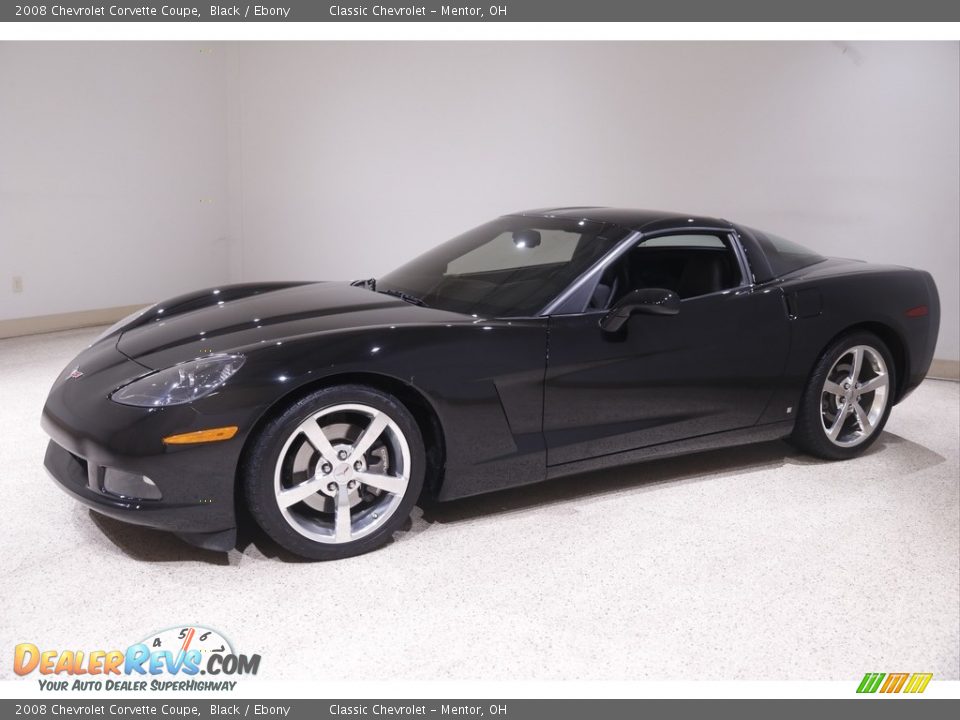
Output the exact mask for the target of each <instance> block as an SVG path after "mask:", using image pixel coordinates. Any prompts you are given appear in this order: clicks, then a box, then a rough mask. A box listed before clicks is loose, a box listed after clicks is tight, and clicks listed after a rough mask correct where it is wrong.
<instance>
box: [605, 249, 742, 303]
mask: <svg viewBox="0 0 960 720" xmlns="http://www.w3.org/2000/svg"><path fill="white" fill-rule="evenodd" d="M742 280H743V278H742V274H741V272H740V266H739V264H738V263H737V257H736V254H735V253H734V251H733V248H732V246H731V245H730V239H729V238H728V237H726V236H720V235H710V234H702V233H696V234H693V233H691V234H682V233H678V234H676V235H661V236H658V237H653V238H649V239H645V240H641V241H640V242H639V243H638V244H637V245H636V246H634V247H633V248H631V249H630V250H628V251H627V252H626V253H625V254H624V255H623V256H622V257H621V258H619V259H618V260H617V262H615V263H613V264H612V265H611V266H610V267H609V268H607V270H606V271H605V272H604V274H603V276H602V277H601V278H600V282H599V283H597V288H596V290H595V291H594V294H593V298H592V299H591V302H590V308H591V309H603V308H607V307H610V306H611V305H613V304H615V303H616V302H617V301H618V300H620V298H622V297H623V296H624V295H626V294H627V293H628V292H630V291H632V290H638V289H646V288H664V289H666V290H673V291H674V292H675V293H677V295H679V296H680V299H681V300H686V299H689V298H693V297H698V296H700V295H709V294H710V293H715V292H721V291H723V290H728V289H730V288H734V287H737V286H738V285H740V284H741V283H742Z"/></svg>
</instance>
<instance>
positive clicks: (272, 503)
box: [242, 385, 425, 560]
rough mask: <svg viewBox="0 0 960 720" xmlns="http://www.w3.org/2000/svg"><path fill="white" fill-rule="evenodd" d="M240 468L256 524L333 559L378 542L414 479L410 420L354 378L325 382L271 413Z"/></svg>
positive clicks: (412, 493) (416, 438)
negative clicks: (347, 382) (326, 385)
mask: <svg viewBox="0 0 960 720" xmlns="http://www.w3.org/2000/svg"><path fill="white" fill-rule="evenodd" d="M253 442H254V445H253V446H252V447H251V451H250V453H249V454H248V461H247V462H246V463H245V465H244V468H243V470H242V482H243V489H244V494H245V497H246V500H247V505H248V507H249V508H250V512H251V514H252V515H253V517H254V519H255V520H256V521H257V524H258V525H260V527H261V528H262V529H263V530H264V531H265V532H266V533H267V534H268V535H269V536H270V537H271V538H273V540H275V541H276V542H277V543H279V544H280V545H282V546H283V547H284V548H286V549H287V550H289V551H291V552H293V553H296V554H297V555H300V556H303V557H306V558H310V559H314V560H333V559H337V558H344V557H350V556H352V555H359V554H361V553H364V552H368V551H369V550H372V549H374V548H376V547H379V546H380V545H383V544H384V543H386V542H387V541H388V540H390V538H391V537H392V535H393V533H394V532H395V531H397V530H398V529H399V528H400V526H401V525H402V524H403V523H404V521H405V520H406V519H407V518H408V516H409V515H410V511H411V509H412V508H413V505H414V503H415V501H416V499H417V497H418V496H419V494H420V490H421V488H422V487H423V479H424V469H425V454H424V448H423V440H422V437H421V434H420V430H419V428H418V427H417V424H416V421H415V420H414V418H413V416H412V415H411V414H410V412H409V411H408V410H407V409H406V407H404V406H403V405H402V404H401V403H400V402H399V401H397V400H396V399H395V398H393V397H392V396H390V395H387V394H386V393H382V392H380V391H379V390H375V389H373V388H369V387H365V386H360V385H342V386H337V387H331V388H324V389H322V390H319V391H317V392H315V393H312V394H310V395H308V396H306V397H304V398H302V399H301V400H300V401H298V402H296V403H294V404H293V405H291V406H290V407H289V408H287V409H286V410H285V411H284V412H282V413H281V414H280V415H279V416H278V417H276V418H274V419H273V420H271V421H270V422H269V423H268V424H267V425H266V426H265V427H264V429H263V430H262V431H261V433H260V434H259V435H258V436H257V438H256V439H255V440H254V441H253Z"/></svg>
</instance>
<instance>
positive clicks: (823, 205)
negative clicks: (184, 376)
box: [238, 43, 960, 360]
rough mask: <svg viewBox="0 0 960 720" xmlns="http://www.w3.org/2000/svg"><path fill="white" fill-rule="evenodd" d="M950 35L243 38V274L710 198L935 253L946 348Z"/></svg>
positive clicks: (285, 272) (789, 229) (333, 268)
mask: <svg viewBox="0 0 960 720" xmlns="http://www.w3.org/2000/svg"><path fill="white" fill-rule="evenodd" d="M958 57H960V54H958V45H957V44H956V43H940V44H931V43H862V44H861V43H857V44H854V45H852V46H851V45H843V44H835V43H782V44H778V43H674V44H663V43H567V44H560V43H537V44H528V43H513V44H510V43H430V44H384V43H355V44H348V43H344V44H337V43H323V44H319V43H317V44H314V43H311V44H306V43H302V44H293V43H291V44H283V45H278V44H265V43H256V44H247V45H244V46H243V47H242V49H241V55H240V66H239V69H238V72H239V74H240V77H241V78H242V82H240V83H239V84H238V87H240V88H241V93H242V94H241V98H240V101H239V109H238V111H239V113H240V126H241V128H242V138H241V140H240V142H241V145H242V153H241V156H242V181H241V182H240V186H241V187H242V194H243V202H242V228H243V266H242V274H243V277H245V278H254V277H267V278H287V277H305V278H356V277H361V276H364V277H365V276H374V275H377V274H378V273H382V272H383V271H386V270H389V269H390V268H392V267H393V266H395V265H397V264H399V263H400V262H402V261H403V260H404V259H405V258H408V257H410V256H411V255H413V254H414V253H416V252H418V251H420V250H423V249H426V248H428V247H430V246H431V245H433V244H435V243H436V242H438V241H440V240H443V239H445V238H446V237H448V236H450V235H452V234H455V233H457V232H459V231H462V230H464V229H466V228H468V227H470V226H472V225H474V224H478V223H480V222H482V221H484V220H486V219H488V218H490V217H491V216H495V215H497V214H500V213H504V212H509V211H512V210H517V209H521V208H525V207H535V206H542V205H575V204H602V205H626V206H634V207H636V206H639V207H653V208H660V209H677V210H683V211H689V212H692V213H708V214H716V215H720V216H723V217H727V218H730V219H735V220H738V221H741V222H744V223H747V224H751V223H752V224H755V225H757V226H759V227H761V228H764V229H769V230H771V231H773V232H778V233H781V234H783V235H786V236H787V237H790V238H793V239H796V240H798V241H801V242H804V243H807V244H809V245H810V246H812V247H814V248H816V249H818V250H820V251H822V252H825V253H829V254H834V255H841V256H847V257H858V258H867V259H870V260H873V261H879V262H890V263H901V264H909V265H914V266H917V267H922V268H926V269H929V270H930V271H932V272H933V273H934V274H935V275H936V278H937V282H938V284H939V287H940V291H941V294H942V301H943V305H944V308H945V312H944V322H943V327H942V331H941V341H940V346H939V349H938V357H940V358H944V359H954V360H955V359H957V358H958V353H960V339H958V327H957V326H958V317H957V310H958V305H960V299H958V290H957V288H958V279H957V276H958V265H960V260H958V245H960V217H958V213H960V199H958V197H960V184H958V183H960V147H958V144H960V117H958V113H960V110H958V87H960V68H958Z"/></svg>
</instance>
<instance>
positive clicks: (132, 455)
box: [41, 345, 243, 550]
mask: <svg viewBox="0 0 960 720" xmlns="http://www.w3.org/2000/svg"><path fill="white" fill-rule="evenodd" d="M74 365H79V367H81V368H83V374H82V375H81V376H80V377H77V378H72V377H70V375H69V369H68V370H67V371H65V372H64V373H63V374H61V376H60V378H58V380H57V381H56V383H54V386H53V388H52V389H51V391H50V395H49V397H48V398H47V403H46V405H45V406H44V409H43V415H42V417H41V425H42V427H43V429H44V430H45V431H46V433H47V434H48V435H49V436H50V437H51V438H52V440H51V441H50V443H49V445H48V446H47V452H46V456H45V457H44V466H45V467H46V469H47V471H48V472H49V474H50V475H51V476H52V477H53V479H54V480H56V481H57V484H58V485H59V486H60V487H61V488H62V489H63V490H65V491H66V492H67V493H68V494H70V495H71V496H73V497H74V498H76V499H77V500H79V501H80V502H82V503H84V504H85V505H87V506H89V507H91V508H92V509H94V510H96V511H97V512H99V513H101V514H103V515H107V516H109V517H112V518H115V519H117V520H121V521H123V522H129V523H133V524H136V525H144V526H147V527H152V528H157V529H161V530H167V531H171V532H174V533H176V534H177V535H179V536H180V537H182V538H183V539H185V540H187V541H188V542H191V543H193V544H195V545H199V546H201V547H207V548H211V549H217V550H227V549H230V548H232V547H233V546H234V545H235V543H236V524H237V521H236V511H235V506H234V502H235V497H234V496H235V486H236V480H235V476H236V469H237V464H238V461H239V454H240V449H241V448H242V446H243V438H242V437H235V438H233V439H232V440H227V441H223V442H216V443H209V444H202V445H185V446H166V445H164V444H163V441H162V438H163V437H165V436H167V435H171V434H174V433H178V432H190V431H192V430H197V429H202V428H203V427H210V426H215V425H216V424H217V422H220V421H221V420H222V418H218V417H217V416H216V415H212V416H211V415H205V414H203V413H201V412H198V410H197V409H196V408H195V407H192V406H179V407H170V408H133V407H128V406H125V405H119V404H117V403H114V402H113V401H111V400H110V399H109V395H110V392H112V391H113V389H115V388H116V387H117V386H119V385H120V384H123V383H125V382H128V381H129V380H130V379H132V378H133V377H137V376H138V375H143V374H145V373H146V372H148V370H147V369H146V368H143V367H142V366H140V365H138V364H137V363H135V362H133V361H132V360H130V359H129V358H127V357H126V356H124V355H122V354H121V353H120V352H118V351H117V350H116V349H115V348H113V347H112V346H109V345H108V346H107V347H101V346H99V345H98V346H94V347H93V348H89V349H88V350H87V351H85V352H84V353H82V354H81V355H80V356H79V357H78V358H77V362H76V363H73V364H71V366H70V367H71V368H72V367H73V366H74ZM221 424H228V423H221ZM114 471H119V472H121V473H129V474H131V475H134V476H145V477H148V478H150V480H151V481H152V483H153V485H154V486H155V488H156V490H158V491H159V494H160V498H159V499H143V498H140V497H125V496H123V495H119V494H116V493H115V492H110V489H109V483H105V482H104V480H105V477H108V475H107V473H108V472H114Z"/></svg>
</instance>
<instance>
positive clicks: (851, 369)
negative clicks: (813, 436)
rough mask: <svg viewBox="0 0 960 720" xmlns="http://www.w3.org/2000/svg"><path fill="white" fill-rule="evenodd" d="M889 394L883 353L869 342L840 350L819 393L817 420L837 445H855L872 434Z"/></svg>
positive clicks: (881, 416) (888, 376) (831, 440)
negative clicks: (841, 352) (818, 416)
mask: <svg viewBox="0 0 960 720" xmlns="http://www.w3.org/2000/svg"><path fill="white" fill-rule="evenodd" d="M889 395H890V375H889V373H888V371H887V364H886V363H885V362H884V360H883V356H882V355H881V354H880V353H879V352H877V350H875V349H874V348H872V347H870V346H869V345H855V346H854V347H851V348H849V349H847V350H845V351H844V352H843V354H841V355H840V357H839V358H837V361H836V362H835V363H834V364H833V367H832V368H830V372H828V373H827V379H826V381H825V382H824V383H823V391H822V392H821V394H820V423H821V425H822V426H823V431H824V433H826V435H827V438H828V439H829V440H830V442H832V443H833V444H834V445H838V446H840V447H855V446H857V445H859V444H860V443H862V442H863V441H864V440H866V439H867V438H868V437H870V436H871V435H872V434H873V431H874V430H875V429H876V427H877V425H878V424H879V423H880V421H881V420H882V419H883V413H884V411H885V410H886V409H887V401H888V397H889Z"/></svg>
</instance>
